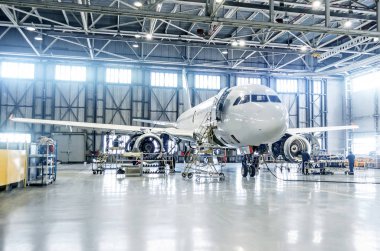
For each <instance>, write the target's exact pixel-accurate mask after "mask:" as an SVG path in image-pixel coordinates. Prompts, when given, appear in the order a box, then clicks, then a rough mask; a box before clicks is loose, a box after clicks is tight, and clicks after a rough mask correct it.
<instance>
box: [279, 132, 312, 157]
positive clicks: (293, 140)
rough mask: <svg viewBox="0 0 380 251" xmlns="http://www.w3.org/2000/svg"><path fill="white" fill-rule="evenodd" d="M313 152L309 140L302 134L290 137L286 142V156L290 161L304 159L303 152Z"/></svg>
mask: <svg viewBox="0 0 380 251" xmlns="http://www.w3.org/2000/svg"><path fill="white" fill-rule="evenodd" d="M303 151H306V152H308V153H309V154H310V153H311V147H310V143H309V141H307V139H306V138H304V137H302V136H300V135H294V136H291V137H289V138H288V139H287V140H286V141H285V143H284V158H285V160H287V161H290V162H300V161H302V156H301V152H303Z"/></svg>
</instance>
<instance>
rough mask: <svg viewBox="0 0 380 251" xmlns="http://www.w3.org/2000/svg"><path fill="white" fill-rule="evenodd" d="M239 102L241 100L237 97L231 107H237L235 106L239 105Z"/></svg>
mask: <svg viewBox="0 0 380 251" xmlns="http://www.w3.org/2000/svg"><path fill="white" fill-rule="evenodd" d="M240 100H241V97H238V98H237V99H236V100H235V102H234V104H233V105H237V104H239V102H240Z"/></svg>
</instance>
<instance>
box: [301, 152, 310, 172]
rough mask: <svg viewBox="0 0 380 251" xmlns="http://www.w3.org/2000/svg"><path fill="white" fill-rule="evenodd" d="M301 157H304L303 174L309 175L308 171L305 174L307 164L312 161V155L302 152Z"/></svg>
mask: <svg viewBox="0 0 380 251" xmlns="http://www.w3.org/2000/svg"><path fill="white" fill-rule="evenodd" d="M301 157H302V174H308V172H307V170H306V172H305V165H306V163H307V162H309V161H310V154H309V153H308V152H307V151H302V152H301Z"/></svg>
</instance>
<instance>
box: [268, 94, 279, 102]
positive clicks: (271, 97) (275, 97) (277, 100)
mask: <svg viewBox="0 0 380 251" xmlns="http://www.w3.org/2000/svg"><path fill="white" fill-rule="evenodd" d="M269 100H270V102H273V103H281V100H280V98H279V97H278V96H276V95H269Z"/></svg>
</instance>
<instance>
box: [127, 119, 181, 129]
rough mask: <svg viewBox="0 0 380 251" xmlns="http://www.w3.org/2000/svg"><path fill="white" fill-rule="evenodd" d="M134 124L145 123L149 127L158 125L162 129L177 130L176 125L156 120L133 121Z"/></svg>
mask: <svg viewBox="0 0 380 251" xmlns="http://www.w3.org/2000/svg"><path fill="white" fill-rule="evenodd" d="M133 121H135V122H141V123H147V124H151V125H159V126H162V127H172V128H177V123H173V122H166V121H158V120H147V119H133Z"/></svg>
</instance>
